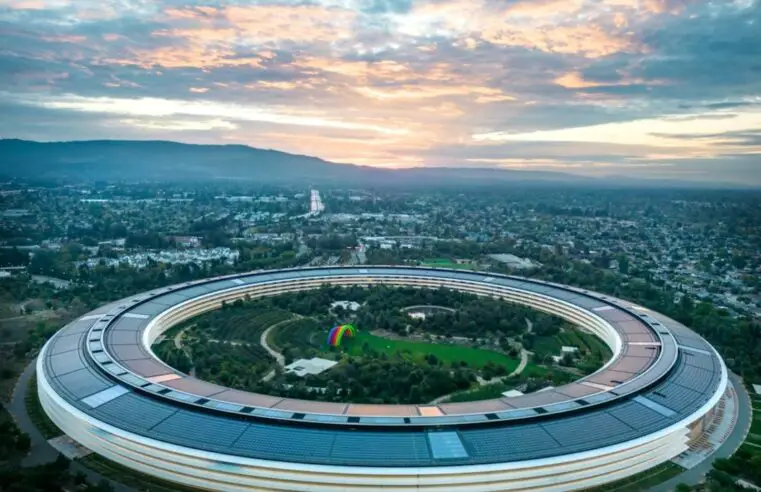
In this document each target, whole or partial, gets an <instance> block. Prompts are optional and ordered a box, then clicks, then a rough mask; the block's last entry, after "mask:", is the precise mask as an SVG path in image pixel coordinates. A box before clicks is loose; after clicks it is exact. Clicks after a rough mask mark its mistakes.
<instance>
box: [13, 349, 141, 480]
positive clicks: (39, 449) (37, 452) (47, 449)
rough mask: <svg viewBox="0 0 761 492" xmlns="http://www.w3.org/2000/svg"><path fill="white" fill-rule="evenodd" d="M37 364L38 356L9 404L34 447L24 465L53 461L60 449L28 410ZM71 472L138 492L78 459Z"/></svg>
mask: <svg viewBox="0 0 761 492" xmlns="http://www.w3.org/2000/svg"><path fill="white" fill-rule="evenodd" d="M36 366H37V358H36V357H35V358H34V359H32V361H31V362H30V363H29V365H28V366H26V368H25V369H24V372H22V373H21V375H20V376H19V378H18V380H17V381H16V386H15V387H14V388H13V397H12V398H11V402H10V403H9V404H8V406H7V409H8V412H9V413H10V414H11V416H12V417H13V420H15V421H16V425H17V426H18V427H19V429H21V431H22V432H25V433H27V434H28V435H29V439H30V440H31V443H32V447H31V449H30V451H29V454H28V455H27V456H26V457H25V458H24V459H23V460H22V462H21V465H22V466H23V467H31V466H39V465H44V464H46V463H52V462H53V461H55V460H56V459H57V458H58V454H59V453H58V450H57V449H55V448H54V447H53V446H51V445H50V443H48V441H47V439H45V437H44V436H43V435H42V433H40V431H39V430H38V429H37V427H36V426H35V425H34V423H32V419H30V418H29V414H28V413H27V411H26V395H27V394H28V393H29V381H30V380H31V379H32V377H33V376H34V374H35V371H36V368H37V367H36ZM69 472H70V473H77V472H81V473H83V474H84V475H85V476H86V477H87V481H88V482H89V483H91V484H93V485H96V484H98V483H100V482H102V481H104V480H105V481H106V482H108V483H109V484H110V485H111V487H112V488H113V490H114V492H137V491H136V489H133V488H132V487H127V486H126V485H123V484H121V483H119V482H115V481H113V480H111V479H109V478H106V477H105V476H103V475H101V474H100V473H98V472H95V471H93V470H91V469H89V468H87V467H86V466H84V465H82V464H81V463H78V462H77V461H76V460H75V461H72V462H71V463H70V465H69Z"/></svg>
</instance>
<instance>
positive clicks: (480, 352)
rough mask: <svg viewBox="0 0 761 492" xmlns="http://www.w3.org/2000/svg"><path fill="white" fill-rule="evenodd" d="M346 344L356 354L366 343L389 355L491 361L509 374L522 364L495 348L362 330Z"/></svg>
mask: <svg viewBox="0 0 761 492" xmlns="http://www.w3.org/2000/svg"><path fill="white" fill-rule="evenodd" d="M343 343H344V344H345V346H346V348H347V350H348V352H349V353H350V354H352V355H361V354H362V346H363V345H364V344H365V343H366V344H367V345H368V346H369V347H370V348H371V349H373V350H375V351H377V352H381V353H385V354H388V355H394V354H397V353H399V354H405V355H407V356H409V357H411V358H412V359H417V360H423V359H425V358H426V357H427V356H428V355H429V354H433V355H435V356H436V358H437V359H439V360H440V361H441V362H443V363H445V364H451V363H452V362H460V361H465V362H466V363H467V364H468V365H469V366H471V367H483V366H484V365H485V364H486V363H487V362H491V363H492V364H494V365H502V366H505V369H506V370H507V372H508V373H509V372H512V371H513V370H514V369H515V368H516V367H518V360H517V359H514V358H512V357H510V356H508V355H505V354H503V353H500V352H495V351H493V350H485V349H477V348H473V347H464V346H462V345H448V344H439V343H427V342H413V341H409V340H391V339H388V338H382V337H378V336H375V335H373V334H371V333H368V332H366V331H359V332H358V333H357V335H356V336H355V337H354V338H353V339H350V338H345V339H344V341H343Z"/></svg>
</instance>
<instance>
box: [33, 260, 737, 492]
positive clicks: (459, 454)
mask: <svg viewBox="0 0 761 492" xmlns="http://www.w3.org/2000/svg"><path fill="white" fill-rule="evenodd" d="M324 284H332V285H376V284H385V285H393V286H414V287H421V288H439V287H446V288H449V289H454V290H458V291H463V292H469V293H473V294H478V295H485V296H492V297H495V298H502V299H505V300H509V301H512V302H517V303H520V304H524V305H527V306H530V307H533V308H535V309H539V310H541V311H545V312H548V313H552V314H555V315H558V316H560V317H563V318H565V319H567V320H570V321H572V322H573V323H575V324H577V325H580V326H583V327H584V328H585V329H586V330H589V331H591V332H593V333H595V334H596V335H597V336H599V337H600V338H601V339H602V340H603V341H604V342H605V343H606V344H607V345H608V346H609V347H610V349H611V351H612V352H613V356H612V358H611V359H610V361H609V362H608V363H607V364H606V365H605V366H604V367H602V368H601V369H600V370H598V371H597V372H595V373H594V374H591V375H589V376H586V377H584V378H581V379H579V380H577V381H574V382H572V383H570V384H567V385H565V386H561V387H556V388H551V389H548V390H545V391H539V392H536V393H531V394H526V395H522V396H517V397H511V398H499V399H494V400H484V401H477V402H469V403H442V404H438V405H368V404H345V403H325V402H316V401H303V400H295V399H288V398H280V397H274V396H268V395H260V394H254V393H248V392H244V391H239V390H234V389H230V388H226V387H223V386H219V385H216V384H212V383H208V382H205V381H200V380H198V379H196V378H194V377H191V376H190V375H187V374H184V373H181V372H179V371H177V370H176V369H173V368H172V367H169V366H167V365H166V364H164V363H163V362H161V361H160V360H158V359H157V357H156V356H155V355H154V354H153V353H152V351H151V345H152V343H153V341H154V340H156V338H157V337H159V336H160V335H161V334H162V333H163V332H165V331H166V330H167V329H169V328H170V327H172V326H174V325H176V324H177V323H180V322H182V321H183V320H186V319H188V318H190V317H193V316H196V315H198V314H200V313H203V312H205V311H208V310H212V309H216V308H218V307H219V306H220V305H221V303H222V302H223V301H226V302H231V301H234V300H236V299H239V298H243V297H244V296H249V297H251V298H254V297H260V296H270V295H277V294H280V293H285V292H294V291H300V290H307V289H315V288H318V287H320V286H321V285H324ZM37 374H38V391H39V397H40V401H41V402H42V405H43V407H44V409H45V411H46V412H47V414H48V415H49V416H50V418H51V419H52V420H53V421H54V422H55V423H56V424H57V425H58V426H59V427H60V428H61V429H62V430H63V431H64V432H66V434H68V435H69V436H70V437H71V438H72V439H74V440H75V441H77V442H79V443H81V444H82V445H84V446H85V447H87V448H89V449H91V450H92V451H94V452H96V453H98V454H101V455H103V456H105V457H106V458H108V459H111V460H113V461H115V462H117V463H120V464H122V465H124V466H127V467H130V468H133V469H135V470H139V471H141V472H143V473H147V474H150V475H154V476H156V477H160V478H162V479H166V480H170V481H174V482H178V483H182V484H185V485H189V486H194V487H199V488H204V489H210V490H223V491H231V492H232V491H236V492H242V491H254V490H298V491H325V492H334V491H338V490H342V491H370V490H376V489H377V490H381V489H382V490H395V491H412V490H447V491H468V492H472V491H496V490H500V491H504V490H532V489H537V490H539V489H541V490H547V491H551V490H557V491H568V490H577V489H584V488H587V487H592V486H596V485H600V484H603V483H606V482H611V481H615V480H619V479H621V478H624V477H627V476H629V475H633V474H636V473H638V472H641V471H643V470H646V469H648V468H650V467H653V466H656V465H658V464H660V463H662V462H664V461H666V460H669V459H671V458H673V457H675V456H677V455H679V454H680V453H682V452H683V451H685V450H686V449H687V447H688V444H689V442H690V440H691V439H692V438H695V437H698V436H699V435H700V434H701V432H702V428H703V422H705V421H706V420H707V419H708V418H710V417H711V416H712V412H713V409H714V408H715V407H716V405H717V403H718V402H719V400H720V399H721V397H722V395H723V393H724V391H725V389H726V387H727V370H726V367H725V365H724V362H723V361H722V359H721V357H719V355H718V354H717V352H716V351H715V350H714V349H713V347H711V346H710V345H709V344H708V343H707V342H706V341H705V340H703V339H702V338H701V337H700V336H698V335H696V334H695V333H694V332H692V331H691V330H689V329H688V328H686V327H684V326H683V325H681V324H679V323H678V322H676V321H674V320H672V319H670V318H667V317H665V316H663V315H661V314H658V313H655V312H652V311H650V310H648V309H647V308H645V307H642V306H637V305H632V303H630V302H626V301H623V300H620V299H615V298H612V297H610V296H605V295H602V294H598V293H594V292H589V291H587V290H583V289H577V288H573V287H568V286H564V285H558V284H554V283H547V282H540V281H536V280H530V279H526V278H519V277H509V276H503V275H497V274H490V273H483V272H464V271H455V270H443V269H429V268H419V267H396V266H393V267H391V266H389V267H330V268H302V269H288V270H278V271H263V272H253V273H247V274H238V275H231V276H226V277H218V278H212V279H207V280H202V281H197V282H190V283H184V284H180V285H174V286H171V287H167V288H162V289H157V290H153V291H150V292H146V293H143V294H138V295H135V296H132V297H129V298H126V299H123V300H121V301H118V302H115V303H112V304H109V305H106V306H103V307H101V308H99V309H96V310H94V311H92V312H90V313H88V314H86V315H84V316H82V317H81V318H79V319H77V320H76V321H73V322H72V323H70V324H69V325H67V326H66V327H65V328H63V329H62V330H61V331H59V332H58V333H57V334H56V335H55V336H54V337H53V338H51V339H50V341H48V343H47V344H46V345H45V347H44V348H43V350H42V352H41V353H40V356H39V358H38V362H37Z"/></svg>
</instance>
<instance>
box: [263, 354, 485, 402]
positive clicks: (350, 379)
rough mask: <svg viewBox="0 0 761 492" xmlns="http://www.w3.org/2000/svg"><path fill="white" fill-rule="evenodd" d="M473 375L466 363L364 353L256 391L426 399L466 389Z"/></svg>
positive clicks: (386, 399) (355, 399)
mask: <svg viewBox="0 0 761 492" xmlns="http://www.w3.org/2000/svg"><path fill="white" fill-rule="evenodd" d="M474 379H475V376H474V374H473V372H472V371H470V370H468V369H467V368H466V367H462V366H458V367H445V366H442V365H440V364H439V363H438V361H436V360H435V358H433V359H430V360H429V361H428V363H427V364H418V363H415V362H412V361H410V360H405V359H403V358H401V357H394V358H388V357H386V356H385V354H373V353H370V352H368V353H366V354H365V355H364V356H363V357H348V358H347V359H346V360H344V361H342V362H341V363H340V364H339V365H338V366H336V367H335V368H333V369H331V370H330V371H329V372H325V373H322V374H319V375H317V376H307V377H305V378H303V379H302V378H298V377H294V376H292V377H290V378H286V380H285V383H284V384H283V383H275V384H266V383H265V384H261V385H259V386H257V387H256V390H257V391H261V392H265V393H268V394H276V395H280V396H287V397H291V398H304V399H310V400H319V401H336V402H346V401H349V402H354V403H393V404H396V403H409V404H417V403H426V402H429V401H431V400H433V399H434V398H436V397H438V396H441V395H445V394H448V393H452V392H454V391H458V390H463V389H467V388H468V387H470V385H471V383H472V382H473V381H474Z"/></svg>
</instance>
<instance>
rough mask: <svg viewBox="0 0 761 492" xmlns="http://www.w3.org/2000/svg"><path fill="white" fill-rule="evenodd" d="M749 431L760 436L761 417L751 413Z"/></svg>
mask: <svg viewBox="0 0 761 492" xmlns="http://www.w3.org/2000/svg"><path fill="white" fill-rule="evenodd" d="M750 431H751V432H752V433H753V434H761V415H759V414H757V413H755V412H754V413H753V421H752V422H751V424H750Z"/></svg>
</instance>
